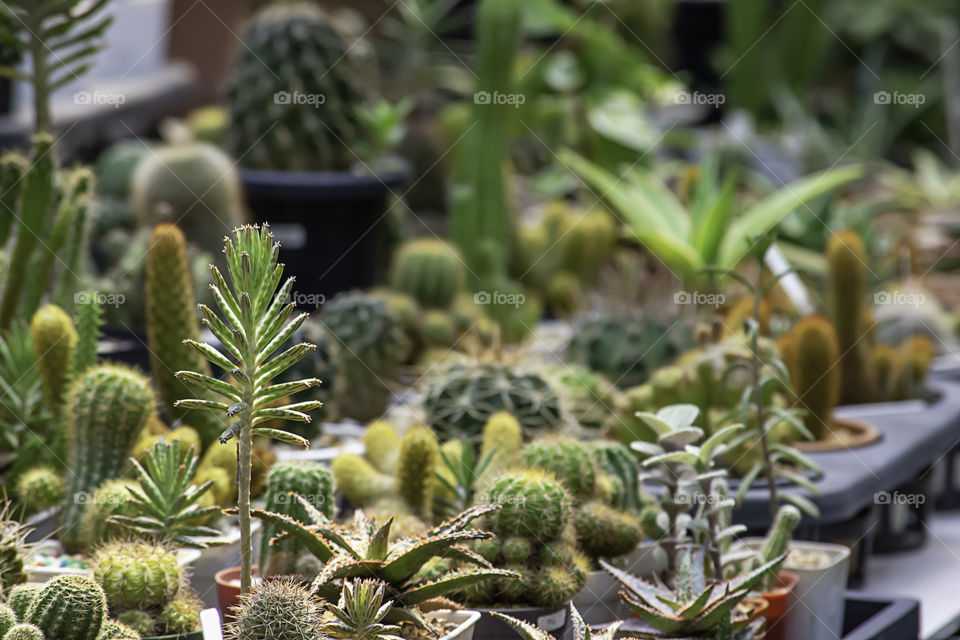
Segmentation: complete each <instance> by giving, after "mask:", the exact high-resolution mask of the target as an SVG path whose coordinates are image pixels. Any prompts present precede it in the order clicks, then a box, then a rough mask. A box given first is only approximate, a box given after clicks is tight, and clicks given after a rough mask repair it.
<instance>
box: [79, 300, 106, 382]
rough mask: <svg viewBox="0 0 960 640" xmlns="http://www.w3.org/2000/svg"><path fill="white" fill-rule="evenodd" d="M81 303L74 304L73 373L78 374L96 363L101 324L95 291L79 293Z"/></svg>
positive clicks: (100, 314) (100, 313) (101, 313)
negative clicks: (75, 336) (75, 343)
mask: <svg viewBox="0 0 960 640" xmlns="http://www.w3.org/2000/svg"><path fill="white" fill-rule="evenodd" d="M81 298H82V300H83V304H79V305H76V323H75V324H76V329H77V348H76V350H75V352H74V356H73V373H74V375H78V374H81V373H83V372H84V371H86V370H87V369H89V368H90V367H92V366H93V365H95V364H96V363H97V345H98V343H99V341H100V327H101V326H102V325H103V308H101V306H100V303H99V301H98V300H97V295H96V292H95V291H85V292H83V293H82V294H81Z"/></svg>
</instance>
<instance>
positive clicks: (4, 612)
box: [0, 603, 17, 638]
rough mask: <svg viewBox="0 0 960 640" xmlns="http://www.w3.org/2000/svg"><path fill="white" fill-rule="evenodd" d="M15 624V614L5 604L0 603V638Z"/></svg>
mask: <svg viewBox="0 0 960 640" xmlns="http://www.w3.org/2000/svg"><path fill="white" fill-rule="evenodd" d="M15 624H17V614H16V613H14V611H13V609H11V608H10V607H9V606H7V605H6V604H3V603H0V638H2V637H3V636H4V635H5V634H6V633H7V632H8V631H10V629H11V628H13V625H15Z"/></svg>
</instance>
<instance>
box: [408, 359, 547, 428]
mask: <svg viewBox="0 0 960 640" xmlns="http://www.w3.org/2000/svg"><path fill="white" fill-rule="evenodd" d="M424 408H425V409H426V412H427V422H429V424H430V426H431V427H433V429H434V430H435V431H436V432H437V434H438V435H440V436H441V437H442V438H444V439H452V438H464V437H466V438H476V437H478V436H479V435H480V433H481V432H482V430H483V427H484V425H485V424H486V422H487V420H489V419H490V417H491V416H492V415H493V414H495V413H497V412H500V411H506V412H508V413H510V414H511V415H512V416H513V417H514V418H516V419H517V421H518V422H519V423H520V426H521V427H522V428H523V431H524V432H525V434H527V435H534V434H536V433H538V432H543V431H552V430H555V429H556V428H557V427H558V426H560V424H561V421H562V419H561V408H560V399H559V398H558V397H557V395H556V393H555V392H554V390H553V389H552V388H551V386H550V384H549V383H548V382H547V381H546V380H545V379H544V378H543V377H542V376H540V375H538V374H536V373H532V372H530V373H526V372H522V371H519V370H515V369H514V368H512V367H510V366H507V365H502V364H481V365H477V366H469V365H463V364H454V365H452V366H450V367H449V368H447V369H446V370H445V371H443V372H442V373H441V374H439V375H438V376H437V378H436V380H434V381H432V382H430V383H429V384H428V385H427V388H426V390H425V398H424Z"/></svg>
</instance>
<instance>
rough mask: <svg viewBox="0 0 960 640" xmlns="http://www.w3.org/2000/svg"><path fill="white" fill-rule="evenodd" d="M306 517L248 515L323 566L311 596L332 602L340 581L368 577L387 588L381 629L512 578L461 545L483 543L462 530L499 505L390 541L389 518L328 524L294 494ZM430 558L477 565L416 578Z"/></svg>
mask: <svg viewBox="0 0 960 640" xmlns="http://www.w3.org/2000/svg"><path fill="white" fill-rule="evenodd" d="M294 497H295V499H297V500H299V501H300V504H301V505H303V508H304V509H305V510H306V512H307V517H308V519H309V520H310V522H308V523H302V522H298V521H296V520H294V519H292V518H290V517H288V516H285V515H282V514H279V513H271V512H269V511H264V510H261V509H254V510H253V515H254V516H256V517H257V518H260V519H261V520H263V521H264V522H265V523H267V524H270V525H273V526H275V527H276V528H277V529H279V530H281V531H282V532H283V533H281V534H280V535H278V536H277V537H275V538H274V542H281V541H283V540H287V539H290V538H293V539H295V540H297V541H298V542H300V543H301V544H302V545H303V547H304V549H306V550H307V551H308V552H310V553H311V554H313V555H314V556H316V558H317V559H318V560H320V561H321V562H323V569H322V570H321V571H320V574H319V575H318V576H317V577H316V579H315V580H314V581H313V590H314V592H315V593H316V594H317V595H319V596H320V597H322V598H323V599H324V600H326V601H327V602H338V601H339V600H340V598H341V596H342V593H343V590H344V579H345V578H350V577H353V576H369V577H372V578H376V579H377V580H380V581H381V582H383V583H384V584H386V585H387V595H388V597H389V598H390V599H391V601H392V602H393V604H392V605H391V607H390V611H389V613H387V614H386V615H385V616H384V617H383V618H382V621H383V622H384V623H387V624H396V623H399V622H409V623H412V624H416V625H423V624H424V622H423V620H422V618H421V617H420V615H419V614H418V613H417V612H416V611H415V610H414V609H413V608H412V607H413V605H417V604H421V603H424V602H427V601H429V600H432V599H434V598H438V597H440V596H443V595H445V594H448V593H451V592H453V591H457V590H460V589H463V588H464V587H468V586H470V585H472V584H474V583H476V582H479V581H481V580H487V579H489V578H503V577H518V575H517V574H516V573H514V572H512V571H505V570H502V569H495V568H493V566H492V565H491V564H490V563H489V562H488V561H487V560H485V559H484V558H483V557H481V556H480V555H478V554H476V553H474V552H473V551H471V550H469V549H467V548H466V547H464V546H461V545H462V543H465V542H470V541H472V540H487V539H489V538H492V537H493V534H491V533H488V532H486V531H479V530H476V529H468V528H467V527H468V526H469V525H470V523H471V522H473V521H474V520H476V519H477V518H479V517H481V516H483V515H485V514H487V513H490V512H492V511H496V510H498V509H500V506H499V505H478V506H475V507H472V508H470V509H468V510H466V511H464V512H462V513H460V514H458V515H457V516H455V517H453V518H451V519H449V520H447V521H446V522H444V523H442V524H440V525H437V526H436V527H434V528H432V529H430V530H429V531H427V532H426V533H425V534H424V535H421V536H413V537H409V538H401V539H399V540H396V541H393V542H391V541H390V527H391V525H392V524H393V518H391V519H389V520H387V521H386V522H385V523H383V524H378V523H377V522H376V521H373V520H367V519H366V517H365V516H364V515H363V512H362V511H357V513H356V515H355V517H354V521H353V525H352V526H349V527H348V526H343V525H338V524H335V523H334V522H332V521H330V520H329V519H328V518H327V517H326V516H325V515H323V513H321V512H320V511H319V510H318V509H316V508H315V507H314V506H313V505H312V504H311V503H310V502H309V501H308V500H305V499H303V497H302V496H299V495H296V494H294ZM434 558H449V559H454V560H461V561H464V562H466V563H470V564H474V565H477V566H476V567H475V568H469V569H457V570H452V571H447V572H444V573H441V574H440V575H438V576H435V577H429V578H424V579H418V574H419V573H420V571H421V569H423V567H424V565H426V564H427V562H429V561H430V560H432V559H434Z"/></svg>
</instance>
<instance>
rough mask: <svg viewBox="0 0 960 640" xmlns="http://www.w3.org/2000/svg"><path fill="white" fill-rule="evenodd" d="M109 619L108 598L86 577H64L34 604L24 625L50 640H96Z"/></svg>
mask: <svg viewBox="0 0 960 640" xmlns="http://www.w3.org/2000/svg"><path fill="white" fill-rule="evenodd" d="M106 619H107V598H106V596H105V595H104V593H103V589H101V588H100V585H98V584H97V583H96V582H94V581H93V580H92V579H90V578H88V577H86V576H80V575H64V576H58V577H56V578H54V579H52V580H50V581H49V582H47V583H46V584H45V585H44V586H43V588H41V589H40V590H39V591H38V592H37V594H36V596H35V597H34V599H33V602H32V603H30V608H29V609H27V613H26V615H25V616H24V622H28V623H30V624H33V625H36V626H37V627H39V628H40V630H41V631H43V635H44V637H46V638H58V640H59V639H62V640H96V639H97V636H98V635H99V634H100V628H101V627H102V626H103V622H104V621H105V620H106Z"/></svg>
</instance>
